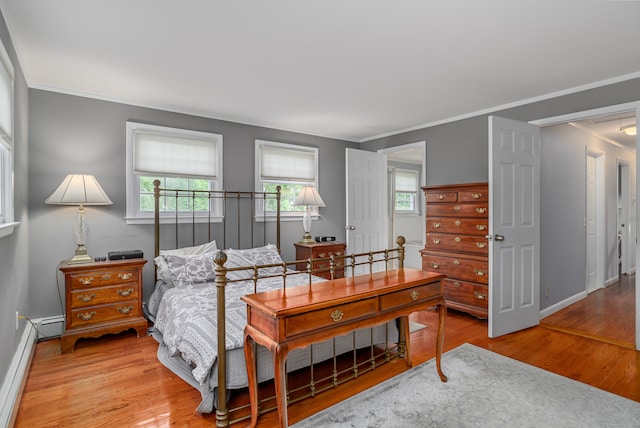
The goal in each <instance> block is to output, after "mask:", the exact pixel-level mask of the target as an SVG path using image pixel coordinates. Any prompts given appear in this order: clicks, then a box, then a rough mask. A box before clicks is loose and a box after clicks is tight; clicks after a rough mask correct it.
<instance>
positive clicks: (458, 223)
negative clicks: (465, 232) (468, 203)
mask: <svg viewBox="0 0 640 428" xmlns="http://www.w3.org/2000/svg"><path fill="white" fill-rule="evenodd" d="M454 223H455V225H456V226H460V224H461V223H462V222H461V221H460V220H456V221H454Z"/></svg>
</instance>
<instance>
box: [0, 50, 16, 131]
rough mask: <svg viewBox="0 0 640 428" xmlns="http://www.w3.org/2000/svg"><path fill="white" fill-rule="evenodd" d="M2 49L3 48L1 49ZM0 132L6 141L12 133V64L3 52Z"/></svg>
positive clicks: (0, 57)
mask: <svg viewBox="0 0 640 428" xmlns="http://www.w3.org/2000/svg"><path fill="white" fill-rule="evenodd" d="M3 51H4V49H3ZM0 133H2V137H3V138H4V139H6V140H7V141H9V142H10V141H11V139H12V135H13V66H12V65H11V63H10V62H8V56H7V55H6V53H5V52H1V53H0Z"/></svg>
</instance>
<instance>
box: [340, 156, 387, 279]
mask: <svg viewBox="0 0 640 428" xmlns="http://www.w3.org/2000/svg"><path fill="white" fill-rule="evenodd" d="M346 180H347V192H346V194H347V201H346V206H347V225H346V229H347V250H348V252H349V253H351V254H353V253H363V252H368V251H377V250H382V249H384V248H386V237H387V156H386V155H384V154H380V153H375V152H368V151H364V150H356V149H346ZM356 273H357V274H361V273H364V268H362V269H358V270H356Z"/></svg>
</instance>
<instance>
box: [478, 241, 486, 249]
mask: <svg viewBox="0 0 640 428" xmlns="http://www.w3.org/2000/svg"><path fill="white" fill-rule="evenodd" d="M476 246H477V247H478V248H484V247H486V246H487V243H486V242H476Z"/></svg>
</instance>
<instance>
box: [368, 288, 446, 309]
mask: <svg viewBox="0 0 640 428" xmlns="http://www.w3.org/2000/svg"><path fill="white" fill-rule="evenodd" d="M441 294H442V283H441V282H440V281H438V282H432V283H431V284H426V285H421V286H419V287H413V288H410V289H408V290H402V291H396V292H395V293H389V294H385V295H383V296H380V310H381V311H386V310H388V309H393V308H397V307H401V306H406V305H409V304H411V303H416V302H422V301H424V300H428V299H430V298H432V297H434V296H438V295H441Z"/></svg>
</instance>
